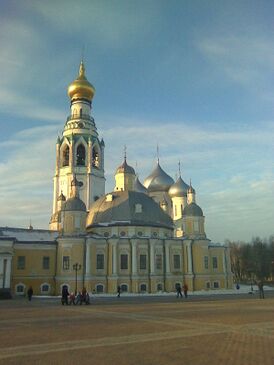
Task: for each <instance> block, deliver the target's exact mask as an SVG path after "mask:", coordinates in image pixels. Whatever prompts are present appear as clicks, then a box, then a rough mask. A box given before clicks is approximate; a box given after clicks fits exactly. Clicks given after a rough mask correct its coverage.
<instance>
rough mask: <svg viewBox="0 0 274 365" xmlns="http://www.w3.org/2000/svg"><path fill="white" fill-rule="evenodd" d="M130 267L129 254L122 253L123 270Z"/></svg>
mask: <svg viewBox="0 0 274 365" xmlns="http://www.w3.org/2000/svg"><path fill="white" fill-rule="evenodd" d="M127 269H128V255H121V270H127Z"/></svg>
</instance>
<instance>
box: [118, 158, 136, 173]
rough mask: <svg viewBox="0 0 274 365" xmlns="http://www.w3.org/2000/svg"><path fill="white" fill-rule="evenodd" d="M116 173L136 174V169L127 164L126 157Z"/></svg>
mask: <svg viewBox="0 0 274 365" xmlns="http://www.w3.org/2000/svg"><path fill="white" fill-rule="evenodd" d="M116 174H132V175H135V171H134V168H133V167H131V166H129V165H128V164H127V160H126V159H124V162H123V163H122V165H121V166H119V167H118V168H117V170H116Z"/></svg>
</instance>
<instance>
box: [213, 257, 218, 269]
mask: <svg viewBox="0 0 274 365" xmlns="http://www.w3.org/2000/svg"><path fill="white" fill-rule="evenodd" d="M212 267H213V269H218V258H217V257H212Z"/></svg>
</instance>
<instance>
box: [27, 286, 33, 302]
mask: <svg viewBox="0 0 274 365" xmlns="http://www.w3.org/2000/svg"><path fill="white" fill-rule="evenodd" d="M27 295H28V298H29V301H31V299H32V296H33V289H32V286H30V287H29V288H28V291H27Z"/></svg>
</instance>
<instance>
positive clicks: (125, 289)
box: [121, 284, 128, 292]
mask: <svg viewBox="0 0 274 365" xmlns="http://www.w3.org/2000/svg"><path fill="white" fill-rule="evenodd" d="M121 290H122V292H127V290H128V289H127V284H122V285H121Z"/></svg>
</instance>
